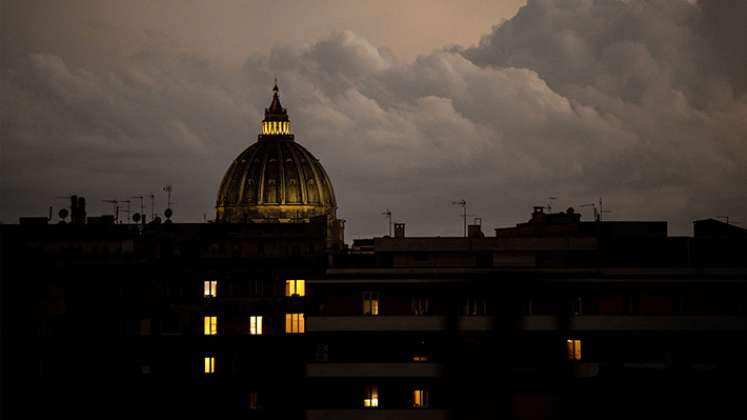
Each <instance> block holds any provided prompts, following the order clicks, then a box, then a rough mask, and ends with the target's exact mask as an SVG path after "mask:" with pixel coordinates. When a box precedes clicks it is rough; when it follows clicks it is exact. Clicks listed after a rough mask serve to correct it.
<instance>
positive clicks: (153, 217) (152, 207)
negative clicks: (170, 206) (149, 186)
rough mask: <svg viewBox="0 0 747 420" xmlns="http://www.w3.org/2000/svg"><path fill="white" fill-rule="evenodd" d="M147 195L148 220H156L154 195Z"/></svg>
mask: <svg viewBox="0 0 747 420" xmlns="http://www.w3.org/2000/svg"><path fill="white" fill-rule="evenodd" d="M148 197H150V220H156V195H155V194H153V193H150V194H148Z"/></svg>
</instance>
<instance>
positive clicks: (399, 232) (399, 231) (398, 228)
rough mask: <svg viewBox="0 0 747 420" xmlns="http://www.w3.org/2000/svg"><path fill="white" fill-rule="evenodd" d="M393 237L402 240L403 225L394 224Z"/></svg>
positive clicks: (403, 235) (403, 234)
mask: <svg viewBox="0 0 747 420" xmlns="http://www.w3.org/2000/svg"><path fill="white" fill-rule="evenodd" d="M394 237H395V238H398V239H404V237H405V224H404V223H395V224H394Z"/></svg>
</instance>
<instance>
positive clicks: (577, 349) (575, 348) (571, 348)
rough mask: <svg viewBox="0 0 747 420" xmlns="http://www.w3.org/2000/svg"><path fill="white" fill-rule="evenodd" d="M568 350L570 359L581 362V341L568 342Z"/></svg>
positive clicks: (571, 340)
mask: <svg viewBox="0 0 747 420" xmlns="http://www.w3.org/2000/svg"><path fill="white" fill-rule="evenodd" d="M566 349H567V352H568V359H570V360H581V340H576V339H568V340H566Z"/></svg>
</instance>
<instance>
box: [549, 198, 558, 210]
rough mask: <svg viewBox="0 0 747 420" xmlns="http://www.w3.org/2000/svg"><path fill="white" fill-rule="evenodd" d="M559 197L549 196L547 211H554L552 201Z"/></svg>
mask: <svg viewBox="0 0 747 420" xmlns="http://www.w3.org/2000/svg"><path fill="white" fill-rule="evenodd" d="M557 199H558V197H547V213H552V202H553V200H557Z"/></svg>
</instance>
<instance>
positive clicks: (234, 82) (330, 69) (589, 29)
mask: <svg viewBox="0 0 747 420" xmlns="http://www.w3.org/2000/svg"><path fill="white" fill-rule="evenodd" d="M723 13H724V11H723V10H721V9H719V10H715V11H713V10H712V11H709V10H708V9H707V8H706V7H704V6H699V5H693V4H689V3H686V2H683V1H680V0H669V1H658V2H650V1H648V2H645V1H628V2H621V1H613V0H609V1H584V0H574V1H560V0H557V1H552V0H545V1H530V2H529V3H528V5H527V6H526V7H525V8H523V9H521V11H520V12H519V14H518V15H517V16H516V17H514V18H513V19H510V20H507V21H505V22H504V23H502V24H501V25H500V26H498V27H496V28H495V29H494V30H493V31H492V32H491V33H490V34H488V35H486V36H485V37H484V38H483V40H482V41H481V43H480V45H478V46H476V47H473V48H467V49H465V48H449V49H448V50H447V49H444V50H441V51H435V52H432V53H429V54H424V55H421V56H418V57H417V58H416V59H415V60H414V61H408V62H403V61H398V60H397V59H396V58H394V57H393V56H392V55H391V54H389V53H388V52H387V51H386V50H384V49H381V48H376V47H374V46H373V45H372V44H371V43H370V42H369V41H367V40H366V39H364V38H362V37H360V36H358V35H356V34H355V33H353V32H349V31H347V32H337V33H333V34H330V35H328V36H326V37H323V38H321V39H319V40H317V41H314V42H310V43H307V44H303V45H300V44H288V45H284V46H276V47H274V48H273V49H272V50H270V52H269V53H268V54H263V53H257V54H253V55H251V56H249V57H248V58H247V60H246V61H245V62H244V64H243V66H242V67H241V68H240V69H237V70H225V69H222V68H220V67H217V66H215V65H213V64H212V63H211V62H210V61H209V60H207V59H204V58H200V57H199V56H195V55H194V54H180V53H178V52H176V51H172V50H168V49H164V48H158V49H152V50H144V51H143V52H141V53H139V54H136V55H134V56H131V57H130V58H129V59H128V61H127V62H126V63H125V64H124V65H123V66H122V67H121V68H120V69H118V70H116V71H110V72H101V71H96V70H92V69H86V68H80V67H73V66H70V65H69V64H67V63H66V62H65V60H64V59H62V58H60V57H56V56H54V55H51V54H41V55H33V56H29V57H27V58H26V59H24V60H20V61H16V62H14V63H13V65H12V66H11V67H10V68H9V69H8V71H6V72H5V73H4V77H3V80H2V83H3V91H4V92H7V93H8V94H9V95H8V96H9V98H10V99H9V100H8V101H6V102H5V105H4V106H5V110H4V111H7V113H5V115H9V118H8V120H9V121H10V124H9V125H8V127H9V129H8V134H9V136H8V138H9V141H7V142H6V145H5V146H4V154H5V156H6V157H4V158H3V160H4V161H5V164H4V167H5V169H4V172H6V173H9V174H10V176H8V177H6V180H5V181H4V183H3V188H4V189H5V190H6V191H8V192H12V193H13V194H14V195H15V196H17V197H19V199H18V203H17V204H13V205H9V206H6V207H7V210H6V209H4V215H3V218H5V217H6V216H5V214H9V215H17V214H18V213H19V212H20V211H21V209H28V208H31V207H30V206H32V205H33V206H35V207H33V208H44V204H42V203H45V202H46V201H45V200H47V201H48V198H49V197H53V196H54V195H58V194H60V193H62V192H67V191H71V192H83V193H88V194H90V195H92V196H96V197H98V198H111V197H110V195H119V196H127V195H133V194H135V193H140V192H147V191H148V189H150V190H154V189H155V190H156V191H158V190H160V186H162V184H166V183H172V184H175V189H176V191H177V196H176V197H177V202H178V206H177V216H178V218H180V219H181V220H185V221H187V220H199V219H201V217H202V214H203V213H208V214H210V213H211V212H212V211H211V208H212V205H213V201H214V199H215V192H216V189H217V185H218V182H219V180H220V177H221V176H222V175H223V172H224V171H225V169H226V168H227V167H228V165H229V163H230V162H231V160H232V159H233V158H234V157H235V155H236V154H238V153H239V152H240V151H241V150H242V149H243V148H245V147H247V146H248V145H249V144H250V143H251V142H253V141H254V136H255V135H256V130H257V126H258V123H259V121H260V119H261V113H262V110H263V108H264V107H265V106H267V102H268V100H269V95H270V87H271V82H272V79H273V77H276V76H277V77H278V78H279V80H280V87H281V98H282V100H283V104H284V105H285V106H286V107H287V108H288V109H289V112H290V116H291V119H292V121H293V124H294V129H295V132H296V134H297V140H298V141H300V142H301V143H302V144H304V145H305V146H306V147H308V148H309V149H310V150H311V151H312V152H313V153H314V154H315V155H316V156H317V157H319V158H320V159H321V161H322V163H323V164H324V165H325V167H326V168H327V170H328V172H329V173H330V175H331V177H332V180H333V182H334V185H335V188H336V192H337V197H338V202H339V203H338V204H339V205H340V207H341V212H340V213H341V215H342V216H343V217H344V218H346V219H348V227H349V237H350V236H352V237H360V236H366V235H373V234H381V233H382V232H383V228H384V227H385V224H384V222H383V218H382V217H381V215H380V213H381V211H382V210H383V209H384V208H387V207H388V208H391V209H392V210H393V211H394V212H395V218H396V219H397V220H398V221H404V222H407V223H408V231H409V232H410V233H412V234H420V235H426V234H428V235H431V234H435V235H456V234H460V233H461V222H460V219H459V217H458V213H459V211H458V209H456V208H455V207H453V206H452V205H451V204H450V203H451V201H452V200H457V199H462V198H465V199H466V200H467V201H468V202H469V203H470V213H474V214H476V215H479V216H481V217H482V218H483V220H484V222H485V223H486V224H488V225H489V226H494V225H504V224H511V223H515V222H517V221H519V220H523V219H524V218H526V217H527V209H529V208H530V206H531V205H537V204H543V203H544V202H545V200H546V197H547V196H549V195H555V196H559V197H560V199H559V200H558V204H557V205H558V206H571V205H577V204H580V203H583V202H588V201H591V200H594V199H596V198H598V197H600V196H604V197H605V200H606V202H607V203H609V205H610V206H612V207H613V210H614V211H615V213H613V215H614V216H615V217H619V218H653V219H666V220H672V221H673V222H674V225H673V227H674V231H675V232H679V233H686V232H688V231H689V222H690V221H691V220H692V219H694V218H700V217H710V216H714V215H721V214H730V215H734V216H737V218H739V217H742V218H747V207H746V206H747V196H746V195H745V189H744V187H743V186H744V181H745V180H747V167H746V162H747V159H746V158H747V143H746V142H745V140H747V138H746V134H745V133H747V99H746V98H745V96H744V95H743V93H740V92H743V88H742V87H740V86H741V85H740V84H739V83H741V82H740V80H741V79H740V77H741V76H740V75H739V74H737V72H734V71H732V70H731V69H732V67H731V66H732V65H734V61H729V62H723V61H718V60H715V59H714V58H713V57H714V55H718V54H717V53H715V52H714V51H713V43H714V42H716V41H715V40H717V39H719V35H716V32H714V31H715V29H714V27H713V25H712V24H709V23H708V22H710V21H709V19H712V16H723ZM709 31H710V32H709ZM724 48H731V49H734V48H735V47H734V45H731V44H730V45H729V46H725V47H724ZM730 51H731V50H730ZM719 54H721V55H723V53H719ZM28 162H35V163H37V164H38V165H39V166H40V169H39V170H37V171H35V172H34V174H32V175H27V174H26V173H25V172H27V171H24V167H26V166H28ZM104 180H106V181H104ZM81 189H83V191H81ZM44 194H46V195H44ZM42 196H43V197H47V198H43V197H42ZM39 197H42V198H39ZM24 211H26V212H27V213H28V211H27V210H24Z"/></svg>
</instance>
